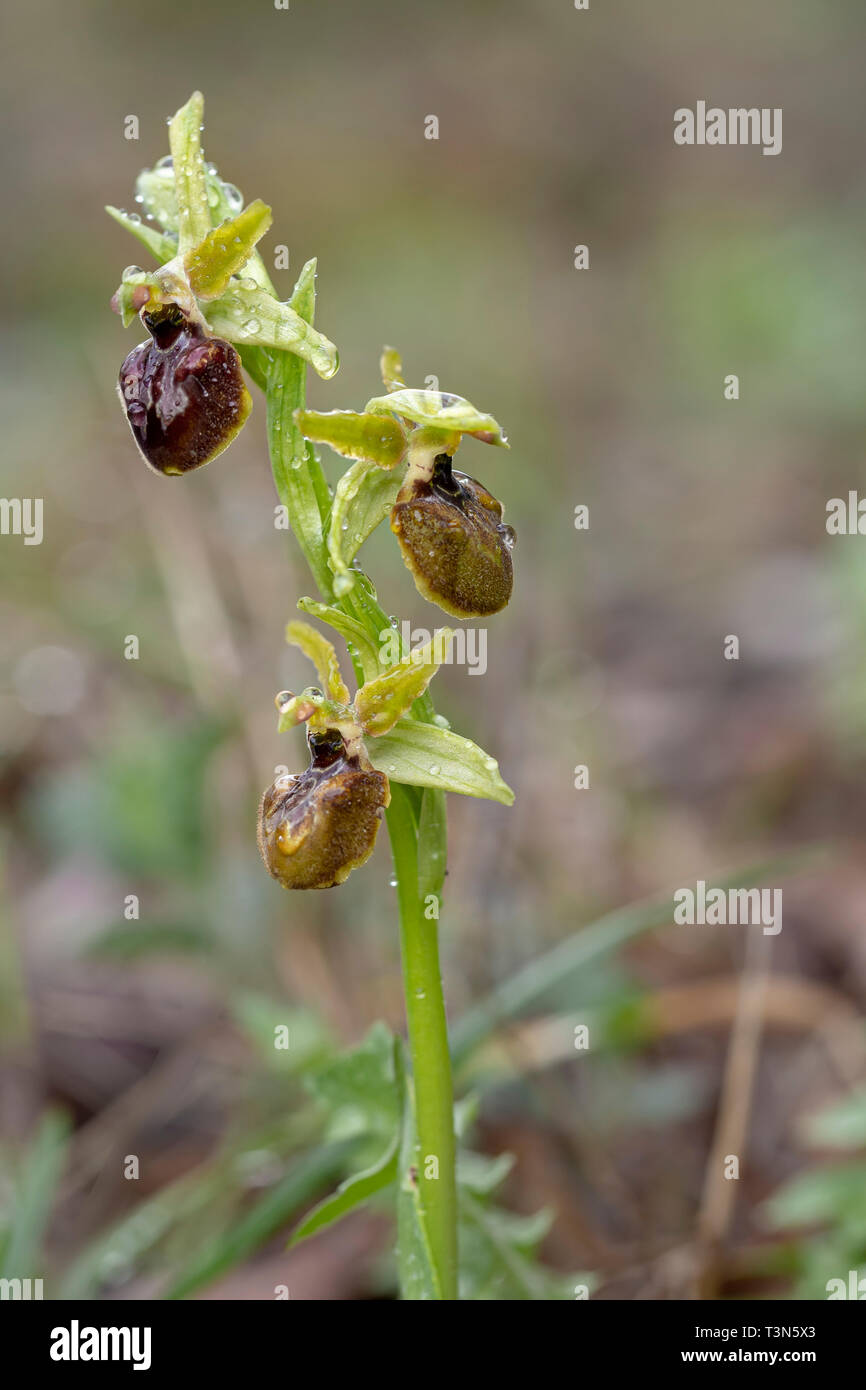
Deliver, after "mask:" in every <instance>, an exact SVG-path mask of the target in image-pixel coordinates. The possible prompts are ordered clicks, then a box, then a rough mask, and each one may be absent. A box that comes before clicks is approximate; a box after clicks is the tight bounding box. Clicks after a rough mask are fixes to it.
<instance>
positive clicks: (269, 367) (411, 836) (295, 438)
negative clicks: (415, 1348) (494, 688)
mask: <svg viewBox="0 0 866 1390" xmlns="http://www.w3.org/2000/svg"><path fill="white" fill-rule="evenodd" d="M314 270H315V264H314V263H313V262H310V263H309V264H308V265H307V266H305V267H304V271H303V272H302V275H301V278H300V280H299V281H298V285H297V286H296V288H295V293H294V295H293V296H292V299H291V301H290V302H291V304H292V307H293V308H294V309H295V310H296V311H297V312H298V313H300V314H301V315H302V317H304V318H306V320H307V322H308V323H312V321H313V311H314V303H315V287H314V273H313V272H314ZM244 360H245V363H246V364H247V365H248V366H249V367H250V368H251V370H252V371H253V374H254V376H255V377H256V379H257V380H258V381H259V382H260V383H261V384H262V385H263V386H264V387H265V391H266V398H267V415H268V442H269V445H270V453H271V463H272V466H273V472H274V482H275V484H276V489H277V495H278V496H279V499H280V501H281V502H282V504H283V505H284V506H285V507H286V509H287V512H288V516H289V518H290V520H291V525H292V529H293V530H294V533H295V536H296V538H297V540H298V543H299V545H300V548H301V550H302V552H303V554H304V557H305V559H306V560H307V563H308V564H309V567H310V570H311V572H312V575H313V578H314V580H315V582H316V584H317V585H318V588H319V592H320V593H321V596H322V598H323V599H324V600H325V601H326V602H331V601H333V574H332V572H331V569H330V566H329V564H328V556H327V543H326V537H327V524H328V513H329V510H330V496H329V493H328V489H327V484H326V482H325V478H324V473H323V472H322V468H321V465H320V464H319V462H318V460H317V459H316V456H315V453H314V451H313V449H312V446H311V445H309V444H307V442H306V441H305V440H304V439H303V437H302V436H301V434H300V431H299V430H298V427H297V425H296V424H295V420H294V412H295V410H298V409H303V407H304V405H305V394H306V392H305V377H306V367H305V364H304V363H303V362H302V361H301V360H300V358H297V357H293V356H292V355H291V354H289V353H282V352H280V353H277V354H275V356H274V358H273V359H272V360H271V361H269V362H266V361H262V359H261V356H260V355H255V356H254V355H253V354H249V357H248V356H247V354H245V358H244ZM340 606H341V607H342V608H343V610H344V612H346V613H347V614H349V615H350V616H351V617H353V618H355V619H356V620H357V621H358V622H360V623H361V624H362V625H363V627H364V628H365V629H366V631H367V632H368V633H369V635H370V638H371V640H372V641H373V643H374V644H375V646H376V648H377V649H378V648H379V645H380V642H381V638H380V634H381V633H382V632H383V631H385V630H386V629H387V628H388V618H387V617H386V615H385V613H384V612H383V611H382V609H381V608H380V607H379V604H378V603H377V602H376V600H375V598H373V596H372V594H370V593H367V591H366V590H365V589H362V586H361V583H360V582H358V583H356V584H355V587H354V588H353V589H352V590H350V591H349V593H347V594H346V595H344V596H343V597H342V598H341V600H340ZM356 674H358V676H359V679H360V680H363V672H359V671H357V664H356ZM412 712H413V716H414V717H415V718H416V719H420V720H422V721H424V722H430V721H432V719H433V717H434V714H435V711H434V708H433V703H432V701H431V699H430V696H429V695H427V694H425V695H423V696H422V697H421V699H419V700H416V702H415V704H414V706H413V711H412ZM387 825H388V834H389V836H390V839H391V848H392V852H393V856H394V872H395V877H396V880H397V897H398V903H399V908H400V934H401V954H402V961H403V984H404V991H405V996H406V1015H407V1022H408V1029H409V1050H410V1054H411V1058H412V1073H413V1082H414V1093H415V1111H416V1125H417V1134H418V1157H419V1162H418V1163H417V1165H416V1166H417V1169H418V1183H419V1191H420V1195H421V1199H422V1204H423V1211H424V1216H425V1225H426V1227H427V1232H428V1239H429V1242H430V1250H431V1257H432V1260H433V1264H434V1267H435V1270H436V1275H437V1283H438V1287H439V1291H440V1294H441V1297H442V1298H443V1299H449V1300H451V1299H456V1298H457V1184H456V1175H455V1140H454V1104H453V1088H452V1081H451V1057H450V1053H449V1047H448V1025H447V1020H446V1015H445V1000H444V996H443V992H442V978H441V971H440V968H439V940H438V922H437V920H436V918H435V917H433V918H430V919H428V918H427V917H426V916H425V903H426V901H427V900H428V899H429V898H430V896H431V895H433V896H435V898H436V900H437V903H441V898H442V885H443V882H444V877H445V860H446V851H447V834H446V821H445V798H444V794H443V793H442V792H435V791H430V790H425V791H421V790H419V789H417V788H413V787H403V786H399V785H396V784H395V785H392V787H391V805H390V807H389V808H388V811H387ZM428 1158H436V1159H437V1160H438V1177H436V1178H433V1177H432V1176H431V1177H429V1178H428V1177H427V1176H426V1171H425V1170H429V1169H430V1167H431V1165H428V1164H427V1162H426V1160H427V1159H428Z"/></svg>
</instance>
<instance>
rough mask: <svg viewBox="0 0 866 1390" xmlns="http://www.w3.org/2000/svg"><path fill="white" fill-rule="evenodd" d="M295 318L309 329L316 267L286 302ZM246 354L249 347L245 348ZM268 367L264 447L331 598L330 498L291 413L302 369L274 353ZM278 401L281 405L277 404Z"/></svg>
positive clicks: (311, 264)
mask: <svg viewBox="0 0 866 1390" xmlns="http://www.w3.org/2000/svg"><path fill="white" fill-rule="evenodd" d="M290 304H291V307H292V308H293V309H294V310H295V313H297V314H299V315H300V317H301V318H303V319H305V320H306V321H307V323H309V324H312V322H313V317H314V312H315V304H316V262H315V260H311V261H307V263H306V265H305V266H304V268H303V270H302V271H301V273H300V275H299V276H298V283H297V284H296V285H295V289H294V293H293V294H292V298H291V300H290ZM243 352H244V354H245V358H244V360H245V361H246V353H247V352H249V348H243ZM272 356H273V360H272V361H271V362H270V363H268V364H267V368H266V390H267V394H268V448H269V450H270V455H271V467H272V468H273V473H274V483H275V485H276V489H277V495H278V497H279V499H280V501H281V502H282V503H283V505H284V506H285V507H286V508H287V510H288V514H289V521H290V523H291V527H292V530H293V531H294V533H295V536H296V538H297V541H298V544H299V545H300V547H301V550H302V551H303V554H304V558H305V559H306V561H307V563H308V565H309V567H310V569H311V570H312V572H313V576H314V578H315V580H316V583H317V584H318V586H319V589H320V591H321V593H322V594H323V596H325V597H329V596H330V593H331V588H332V575H331V570H330V567H329V565H328V562H327V554H326V550H325V539H324V535H325V525H326V521H327V518H328V515H329V513H330V510H331V497H330V492H329V490H328V484H327V481H326V479H325V475H324V473H323V471H322V466H321V464H320V463H319V461H318V459H317V458H316V456H315V454H314V453H313V446H312V445H311V444H308V443H307V441H306V440H305V439H304V436H303V435H302V434H301V431H300V429H299V428H298V423H297V421H296V419H295V412H296V411H297V410H299V409H301V408H302V407H303V405H304V399H305V393H306V377H305V373H306V367H305V365H304V361H303V358H301V357H298V356H296V355H295V354H294V353H292V352H278V353H274V354H273V355H272ZM275 402H278V403H279V404H278V405H277V404H275Z"/></svg>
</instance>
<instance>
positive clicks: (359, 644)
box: [298, 598, 381, 680]
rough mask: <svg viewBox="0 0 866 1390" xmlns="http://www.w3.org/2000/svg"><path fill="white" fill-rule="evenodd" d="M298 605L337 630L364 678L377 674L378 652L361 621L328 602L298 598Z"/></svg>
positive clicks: (378, 670) (378, 669) (378, 665)
mask: <svg viewBox="0 0 866 1390" xmlns="http://www.w3.org/2000/svg"><path fill="white" fill-rule="evenodd" d="M298 607H299V608H300V610H301V612H302V613H309V615H310V617H312V618H318V619H319V620H320V621H321V622H323V623H327V624H328V626H329V627H332V628H333V629H334V631H335V632H339V634H340V636H341V637H342V638H343V639H344V641H345V642H346V645H347V647H348V648H349V653H350V655H352V656H356V657H357V659H358V660H359V661H360V663H361V669H362V670H363V672H364V679H365V680H372V679H373V678H374V676H378V675H379V672H380V670H381V663H380V660H379V652H378V649H377V647H376V645H375V643H374V642H373V640H372V638H371V637H370V634H369V632H368V631H367V629H366V628H365V627H364V625H363V623H359V622H358V621H357V619H356V618H350V617H349V615H348V614H347V613H344V612H343V611H342V610H341V609H339V608H331V607H329V605H328V604H326V603H319V602H317V600H316V599H313V598H301V599H298Z"/></svg>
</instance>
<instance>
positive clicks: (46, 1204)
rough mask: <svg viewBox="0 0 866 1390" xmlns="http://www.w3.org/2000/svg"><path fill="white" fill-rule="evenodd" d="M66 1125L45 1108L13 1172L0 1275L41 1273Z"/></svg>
mask: <svg viewBox="0 0 866 1390" xmlns="http://www.w3.org/2000/svg"><path fill="white" fill-rule="evenodd" d="M69 1128H70V1126H69V1120H68V1118H67V1117H66V1116H65V1115H64V1114H62V1113H61V1112H60V1111H57V1110H50V1111H48V1112H47V1113H46V1114H45V1115H44V1116H43V1118H42V1120H41V1121H40V1123H39V1128H38V1129H37V1131H36V1134H35V1137H34V1138H33V1140H32V1142H31V1143H30V1146H29V1148H28V1150H27V1155H26V1159H25V1160H24V1161H22V1163H21V1165H20V1168H19V1171H18V1173H17V1174H16V1177H15V1182H14V1187H13V1192H12V1200H11V1202H10V1203H9V1215H10V1225H9V1230H8V1233H7V1236H6V1240H5V1242H4V1244H3V1250H2V1260H0V1277H2V1278H4V1279H33V1278H40V1277H42V1276H43V1274H44V1266H43V1264H42V1260H43V1250H42V1237H43V1235H44V1232H45V1227H46V1226H47V1224H48V1218H49V1216H50V1214H51V1209H52V1207H53V1205H54V1201H55V1198H56V1196H57V1186H58V1183H59V1181H60V1175H61V1173H62V1171H63V1165H64V1162H65V1160H66V1149H67V1145H68V1142H69Z"/></svg>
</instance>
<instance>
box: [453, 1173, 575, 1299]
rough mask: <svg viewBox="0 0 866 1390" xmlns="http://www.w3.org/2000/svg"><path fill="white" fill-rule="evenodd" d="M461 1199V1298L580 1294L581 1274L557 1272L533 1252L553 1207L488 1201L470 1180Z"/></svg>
mask: <svg viewBox="0 0 866 1390" xmlns="http://www.w3.org/2000/svg"><path fill="white" fill-rule="evenodd" d="M459 1199H460V1218H461V1219H460V1250H461V1259H460V1297H461V1299H466V1300H473V1301H487V1300H490V1299H496V1300H505V1301H516V1300H521V1301H522V1300H528V1301H531V1302H539V1303H541V1302H543V1303H549V1302H551V1301H554V1300H565V1299H569V1298H572V1297H573V1296H574V1284H575V1283H576V1282H577V1281H578V1276H575V1275H570V1276H565V1275H558V1274H552V1273H551V1272H550V1271H549V1270H546V1269H544V1268H542V1267H541V1266H540V1265H539V1264H538V1263H537V1262H536V1261H535V1259H534V1258H533V1252H534V1247H535V1245H536V1244H537V1243H538V1241H539V1240H541V1238H542V1237H543V1236H544V1235H545V1234H546V1232H547V1230H548V1229H549V1226H550V1220H551V1218H550V1214H549V1213H547V1212H539V1213H537V1214H536V1215H535V1216H530V1217H522V1216H515V1215H514V1214H513V1213H512V1212H507V1211H503V1210H502V1209H501V1208H499V1207H495V1206H489V1205H487V1204H485V1203H484V1202H483V1201H482V1200H481V1199H480V1198H479V1197H477V1196H475V1194H474V1193H472V1192H471V1191H469V1190H468V1189H467V1188H466V1187H465V1186H464V1187H462V1188H461V1189H460V1193H459ZM582 1282H586V1280H585V1278H584V1279H582Z"/></svg>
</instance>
